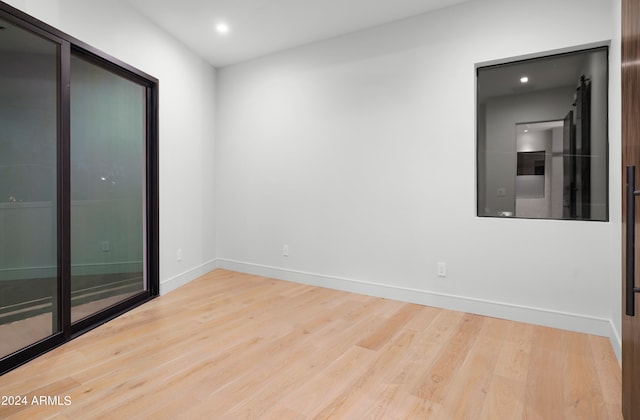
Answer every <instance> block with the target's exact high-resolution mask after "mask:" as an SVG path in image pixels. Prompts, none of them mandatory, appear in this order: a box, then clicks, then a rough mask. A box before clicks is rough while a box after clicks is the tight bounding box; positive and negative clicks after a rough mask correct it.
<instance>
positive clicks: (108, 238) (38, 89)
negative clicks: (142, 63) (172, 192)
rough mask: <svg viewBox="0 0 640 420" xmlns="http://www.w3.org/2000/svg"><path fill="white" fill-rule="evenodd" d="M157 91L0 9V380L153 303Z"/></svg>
mask: <svg viewBox="0 0 640 420" xmlns="http://www.w3.org/2000/svg"><path fill="white" fill-rule="evenodd" d="M157 86H158V81H157V80H156V79H154V78H153V77H151V76H149V75H147V74H145V73H143V72H140V71H139V70H137V69H135V68H133V67H131V66H128V65H127V64H125V63H122V62H120V61H118V60H117V59H114V58H113V57H110V56H108V55H106V54H104V53H102V52H100V51H98V50H96V49H94V48H92V47H90V46H88V45H86V44H84V43H82V42H81V41H78V40H76V39H74V38H72V37H69V36H68V35H66V34H64V33H61V32H59V31H57V30H56V29H54V28H51V27H49V26H47V25H45V24H43V23H42V22H39V21H37V20H35V19H33V18H31V17H29V16H28V15H25V14H24V13H22V12H20V11H18V10H16V9H13V8H11V7H10V6H7V5H5V4H4V3H1V2H0V374H2V373H4V372H6V371H7V370H10V369H12V368H14V367H16V366H18V365H20V364H22V363H24V362H26V361H28V360H30V359H31V358H33V357H35V356H37V355H39V354H41V353H43V352H45V351H47V350H49V349H51V348H53V347H55V346H57V345H59V344H60V343H63V342H64V341H67V340H70V339H72V338H73V337H75V336H76V335H78V334H81V333H83V332H84V331H87V330H88V329H91V328H93V327H95V326H97V325H99V324H101V323H103V322H105V321H106V320H108V319H110V318H112V317H115V316H117V315H118V314H120V313H122V312H124V311H126V310H128V309H131V308H133V307H134V306H136V305H139V304H141V303H144V302H145V301H147V300H149V299H151V298H153V297H154V296H156V295H157V294H158V288H159V287H158V286H159V280H158V267H159V263H158V230H159V229H158V138H157V125H158V121H157V101H158V99H157V97H158V93H157V90H158V87H157Z"/></svg>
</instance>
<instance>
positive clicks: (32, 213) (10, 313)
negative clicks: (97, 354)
mask: <svg viewBox="0 0 640 420" xmlns="http://www.w3.org/2000/svg"><path fill="white" fill-rule="evenodd" d="M60 50H61V43H60V42H56V40H54V39H49V38H46V37H44V36H41V35H36V34H35V33H32V32H29V31H27V30H24V29H22V28H20V27H19V26H17V25H15V24H13V23H12V22H10V21H8V20H5V19H0V357H4V356H7V355H9V354H11V353H14V352H16V351H18V350H20V349H21V348H24V347H27V346H29V345H32V344H33V343H36V342H39V341H41V340H44V339H46V338H48V337H51V336H53V335H54V334H56V333H58V332H60V331H61V325H60V322H59V321H60V316H59V315H60V314H59V310H58V309H59V308H58V305H57V302H58V300H57V298H58V295H59V292H60V287H59V281H58V280H59V264H58V262H59V261H58V234H59V232H60V227H59V223H58V204H59V202H58V182H57V179H58V174H59V169H60V168H59V165H58V154H57V150H58V140H59V133H60V124H59V115H60V107H59V102H58V98H59V90H60V83H59V66H58V63H59V57H60Z"/></svg>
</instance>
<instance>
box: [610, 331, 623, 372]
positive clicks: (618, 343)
mask: <svg viewBox="0 0 640 420" xmlns="http://www.w3.org/2000/svg"><path fill="white" fill-rule="evenodd" d="M609 324H610V326H609V342H610V343H611V347H613V352H614V353H615V354H616V357H617V358H618V364H620V365H621V364H622V338H621V337H620V332H619V331H618V330H617V329H616V327H615V325H613V321H611V320H609Z"/></svg>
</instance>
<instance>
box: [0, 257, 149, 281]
mask: <svg viewBox="0 0 640 420" xmlns="http://www.w3.org/2000/svg"><path fill="white" fill-rule="evenodd" d="M141 268H142V261H119V262H110V263H90V264H73V265H71V272H72V273H73V275H74V276H87V275H96V274H117V273H128V272H135V271H140V269H141ZM57 275H58V269H57V267H56V266H54V265H51V266H42V267H16V268H4V269H0V281H2V280H27V279H37V278H43V277H56V276H57Z"/></svg>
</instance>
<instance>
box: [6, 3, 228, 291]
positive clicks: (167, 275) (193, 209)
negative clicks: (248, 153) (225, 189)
mask: <svg viewBox="0 0 640 420" xmlns="http://www.w3.org/2000/svg"><path fill="white" fill-rule="evenodd" d="M7 3H9V4H10V5H12V6H14V7H17V8H19V9H21V10H23V11H24V12H26V13H29V14H31V15H32V16H34V17H36V18H38V19H41V20H43V21H45V22H46V23H48V24H50V25H52V26H54V27H56V28H58V29H60V30H62V31H64V32H66V33H68V34H69V35H72V36H74V37H76V38H78V39H80V40H81V41H84V42H86V43H88V44H89V45H92V46H93V47H96V48H98V49H100V50H102V51H104V52H106V53H108V54H110V55H112V56H114V57H116V58H118V59H120V60H122V61H124V62H126V63H128V64H130V65H133V66H134V67H137V68H138V69H140V70H142V71H144V72H146V73H149V74H151V75H152V76H154V77H156V78H158V79H159V80H160V83H159V86H160V90H159V92H160V107H159V109H160V127H159V130H160V282H161V292H163V293H165V292H167V291H169V290H172V289H174V288H175V287H177V286H179V285H181V284H184V283H185V282H187V281H189V280H191V279H193V278H195V277H197V276H198V275H200V274H202V273H205V272H207V271H209V270H210V269H212V268H214V267H215V236H216V232H215V219H216V214H215V202H214V194H213V178H214V165H213V160H214V113H215V101H214V97H215V94H216V89H215V70H214V69H213V68H212V67H211V66H210V65H209V64H207V63H206V62H205V61H204V60H203V59H201V58H199V57H198V56H196V55H195V54H194V53H192V52H190V51H189V50H188V49H187V48H186V47H185V46H184V45H183V44H181V43H179V42H178V41H176V40H175V39H174V38H172V37H171V36H169V35H168V34H167V33H166V32H164V31H163V30H161V29H160V28H158V27H157V26H155V25H154V24H153V23H151V22H150V21H149V20H147V19H146V18H145V17H143V16H142V15H141V14H140V13H138V12H137V11H136V10H134V9H132V8H131V7H130V6H129V5H128V4H127V3H126V2H123V1H121V0H110V1H108V2H107V1H101V0H11V1H7ZM178 248H180V249H182V253H183V260H182V261H177V249H178Z"/></svg>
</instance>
